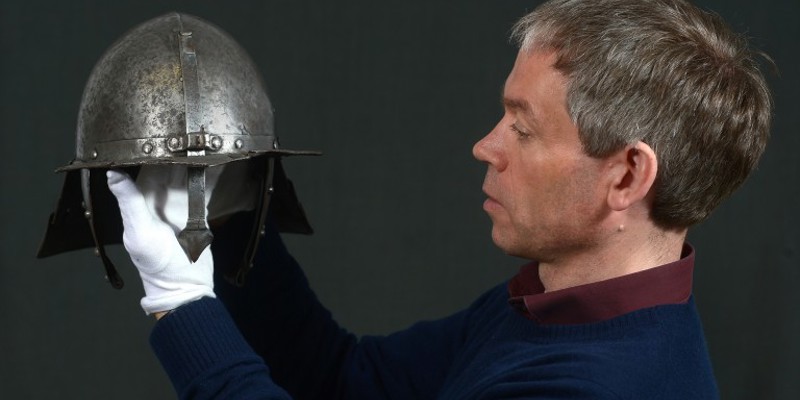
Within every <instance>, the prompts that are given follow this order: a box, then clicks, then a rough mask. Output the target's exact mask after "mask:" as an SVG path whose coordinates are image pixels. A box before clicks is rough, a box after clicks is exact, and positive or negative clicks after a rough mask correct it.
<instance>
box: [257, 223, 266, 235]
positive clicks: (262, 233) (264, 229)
mask: <svg viewBox="0 0 800 400" xmlns="http://www.w3.org/2000/svg"><path fill="white" fill-rule="evenodd" d="M258 234H259V235H261V236H267V228H266V227H265V226H264V225H261V230H260V231H258Z"/></svg>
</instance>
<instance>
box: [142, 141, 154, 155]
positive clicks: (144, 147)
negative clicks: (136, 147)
mask: <svg viewBox="0 0 800 400" xmlns="http://www.w3.org/2000/svg"><path fill="white" fill-rule="evenodd" d="M142 151H143V152H144V154H150V153H151V152H153V144H152V143H150V142H147V143H145V144H143V145H142Z"/></svg>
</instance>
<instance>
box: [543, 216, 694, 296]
mask: <svg viewBox="0 0 800 400" xmlns="http://www.w3.org/2000/svg"><path fill="white" fill-rule="evenodd" d="M685 238H686V230H685V229H683V230H681V231H661V230H659V231H658V232H637V231H633V230H630V231H624V230H623V231H621V232H616V233H615V234H614V235H613V237H611V238H609V240H608V241H607V242H606V243H603V244H601V245H597V246H595V247H593V248H592V249H591V250H590V251H584V252H581V253H579V254H572V255H566V256H564V257H559V258H556V259H554V260H552V261H549V262H540V263H539V279H540V280H541V282H542V284H543V285H544V287H545V291H547V292H552V291H556V290H560V289H566V288H569V287H574V286H580V285H585V284H589V283H594V282H600V281H604V280H608V279H612V278H616V277H620V276H623V275H629V274H632V273H636V272H639V271H643V270H646V269H650V268H655V267H658V266H660V265H664V264H667V263H670V262H673V261H677V260H678V259H680V256H681V249H682V248H683V242H684V240H685Z"/></svg>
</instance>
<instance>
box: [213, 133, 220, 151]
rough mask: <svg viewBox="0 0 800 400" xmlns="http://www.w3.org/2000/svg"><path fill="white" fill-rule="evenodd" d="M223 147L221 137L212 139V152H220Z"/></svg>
mask: <svg viewBox="0 0 800 400" xmlns="http://www.w3.org/2000/svg"><path fill="white" fill-rule="evenodd" d="M220 147H222V139H221V138H220V137H219V136H214V137H212V138H211V149H212V150H219V148H220Z"/></svg>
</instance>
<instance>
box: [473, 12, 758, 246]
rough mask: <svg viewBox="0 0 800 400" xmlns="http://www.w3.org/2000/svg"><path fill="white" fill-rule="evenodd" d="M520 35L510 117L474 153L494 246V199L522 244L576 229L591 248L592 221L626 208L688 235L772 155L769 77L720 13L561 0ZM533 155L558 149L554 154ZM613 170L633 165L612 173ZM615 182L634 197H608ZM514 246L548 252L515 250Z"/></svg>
mask: <svg viewBox="0 0 800 400" xmlns="http://www.w3.org/2000/svg"><path fill="white" fill-rule="evenodd" d="M512 38H513V39H514V40H516V42H517V44H518V45H519V47H520V52H519V56H518V59H517V62H516V64H515V66H514V70H513V71H512V73H511V74H510V75H509V79H508V81H507V82H506V88H505V91H504V100H503V101H504V108H505V110H506V114H505V116H504V118H503V119H502V120H501V121H500V122H499V123H498V126H497V127H496V128H495V129H494V130H493V131H492V132H491V133H490V134H489V135H487V137H486V138H484V139H483V140H482V141H480V142H479V143H478V144H476V146H475V150H474V152H475V155H476V157H477V158H478V159H480V160H482V161H486V162H487V163H489V164H490V167H489V172H488V174H487V183H486V185H485V187H484V189H485V190H486V191H487V194H488V195H489V196H490V201H489V203H488V207H489V209H490V210H489V213H490V216H492V219H493V221H494V222H495V231H494V232H493V235H494V238H495V241H496V242H498V239H501V240H499V242H502V239H503V238H502V237H501V236H502V228H503V225H502V224H500V226H498V222H502V221H500V220H501V219H503V218H500V215H499V213H498V212H494V213H493V212H492V210H491V208H492V206H493V204H492V201H497V202H498V204H494V205H500V206H501V208H503V210H504V214H507V215H506V217H505V218H506V219H507V220H508V225H505V226H506V227H507V228H508V227H513V229H511V231H514V232H515V235H516V236H517V241H526V240H527V241H528V242H532V241H536V240H545V241H556V240H559V239H558V236H559V235H555V236H554V235H553V233H561V234H563V235H569V236H565V237H560V240H561V242H571V243H573V244H581V245H584V246H585V245H591V242H592V240H595V239H596V238H597V237H596V236H594V235H593V233H592V229H595V228H597V229H601V227H600V225H599V224H600V223H601V221H603V220H604V219H606V218H607V217H608V215H609V213H612V212H614V211H619V209H628V211H629V212H634V213H635V215H640V216H641V217H642V218H643V219H646V220H648V221H650V223H651V224H652V225H654V226H656V227H658V229H660V230H663V231H669V230H675V231H683V230H685V228H687V227H689V226H691V225H693V224H695V223H698V222H700V221H702V220H704V219H705V218H707V217H708V215H709V214H710V213H711V211H712V210H713V209H714V208H715V207H716V206H717V205H718V204H719V203H720V202H721V201H722V200H723V199H725V198H726V197H727V196H728V195H730V194H731V193H732V192H733V191H734V190H735V189H736V188H737V187H738V186H739V185H740V184H741V183H742V182H743V181H744V179H745V178H746V177H747V176H748V174H749V173H750V172H751V171H752V170H753V168H754V167H755V165H756V163H757V161H758V159H759V158H760V156H761V154H762V153H763V150H764V147H765V144H766V141H767V137H768V131H769V125H770V120H771V99H770V94H769V91H768V88H767V85H766V83H765V81H764V79H763V77H762V75H761V73H760V72H759V70H758V67H757V64H756V61H755V60H754V56H753V53H752V52H751V51H750V49H749V48H748V46H747V43H746V41H745V40H744V39H743V38H742V37H741V36H738V35H736V34H734V33H733V32H731V31H730V29H729V28H728V27H727V26H726V25H725V24H724V22H723V21H722V20H721V19H720V18H719V17H718V16H716V15H713V14H710V13H707V12H704V11H702V10H700V9H698V8H696V7H694V6H692V5H690V4H688V3H686V2H684V1H680V0H607V1H606V0H555V1H550V2H547V3H545V4H543V5H542V6H540V7H539V8H537V9H536V10H535V11H533V12H532V13H530V14H529V15H527V16H525V17H523V18H522V19H521V20H520V21H519V22H518V23H517V25H516V26H515V28H514V31H513V34H512ZM532 64H539V65H546V66H547V68H549V69H550V71H547V68H545V69H542V68H539V67H536V66H534V65H532ZM520 74H533V75H529V76H528V77H523V76H521V75H520ZM534 75H535V76H534ZM526 80H527V81H528V82H526ZM541 80H545V81H548V83H547V84H546V85H545V86H549V89H546V88H545V87H540V86H542V84H541V82H540V81H541ZM548 96H549V97H551V99H549V101H547V103H550V104H548V105H546V104H544V103H545V100H547V99H546V98H547V97H548ZM518 100H523V101H524V102H523V104H520V103H519V102H518ZM525 102H527V104H525ZM559 102H560V104H559ZM525 107H528V108H529V110H526V109H525ZM562 113H563V115H559V114H562ZM528 117H532V118H528ZM556 117H558V118H559V122H558V124H556V125H548V121H549V122H552V121H555V119H554V118H556ZM534 120H538V122H535V121H534ZM542 121H543V122H544V123H541V122H542ZM537 123H538V124H539V126H536V124H537ZM570 125H572V128H570ZM556 126H558V127H560V128H558V129H560V130H561V133H560V134H559V135H555V133H556V131H557V130H558V129H556V128H555V127H556ZM570 129H574V135H575V138H574V140H573V138H571V137H570V136H571V135H572V134H573V133H570V132H569V130H570ZM519 131H522V134H521V135H520V132H519ZM513 135H517V136H518V142H514V141H512V140H511V139H509V137H511V136H513ZM547 137H551V138H554V139H557V140H558V141H561V144H560V146H562V145H567V144H568V143H570V142H572V141H575V140H577V142H578V144H577V146H578V147H579V148H580V153H581V154H582V155H583V156H584V157H586V158H585V159H579V158H576V157H578V155H577V154H572V153H574V151H575V149H574V148H573V149H569V152H572V153H569V154H568V153H562V154H560V155H558V154H559V153H558V151H557V150H555V149H554V148H549V147H548V146H547V142H546V141H542V139H546V138H547ZM531 139H534V140H531ZM562 147H563V146H562ZM563 149H566V147H564V148H563ZM535 152H540V153H541V152H546V153H547V156H548V157H556V155H558V156H557V157H556V158H552V159H550V160H549V161H545V160H544V159H540V158H537V157H539V156H537V155H535V154H533V153H535ZM515 160H517V161H515ZM614 165H616V166H618V167H620V168H623V169H627V171H626V172H625V174H624V175H615V173H616V172H618V170H615V169H614V168H613V166H614ZM508 167H511V169H512V170H514V171H515V172H513V174H515V175H516V177H513V178H512V177H510V175H511V174H512V173H511V172H509V171H508ZM547 168H552V171H550V172H548V171H547ZM619 171H622V170H619ZM542 174H547V176H546V177H545V178H543V177H542ZM534 175H535V176H534ZM615 179H616V180H615ZM550 181H552V182H550ZM504 182H505V183H504ZM628 184H634V185H633V186H631V187H629V188H628V189H629V191H628V192H626V193H623V192H621V191H619V189H621V188H622V186H620V185H628ZM603 185H605V186H603ZM614 185H616V186H614ZM611 190H616V194H617V195H623V197H625V196H627V197H625V198H621V197H619V196H617V197H616V198H613V199H612V197H613V196H612V195H611V194H610V191H611ZM501 191H502V192H513V193H512V194H510V195H508V194H504V193H500V192H501ZM520 192H527V193H526V194H520ZM514 193H515V194H514ZM510 197H514V199H513V200H512V199H511V198H510ZM511 203H514V204H511ZM599 203H604V206H605V208H604V207H599V206H597V204H599ZM612 203H614V204H612ZM632 206H633V207H634V209H629V208H630V207H632ZM637 207H638V208H637ZM495 211H498V210H495ZM570 221H574V222H570ZM568 222H569V223H568ZM548 223H552V225H551V226H548ZM556 227H557V228H558V229H555V228H556ZM562 228H564V229H562ZM606 228H607V227H606ZM537 230H539V231H541V230H547V232H548V233H547V234H543V235H537V234H536V231H537ZM511 231H509V232H511ZM587 232H588V233H587ZM498 244H499V245H500V246H501V247H503V248H504V249H505V250H509V248H508V246H504V245H507V244H508V243H498ZM512 253H516V254H519V255H526V254H535V255H539V254H537V253H536V252H525V251H518V249H517V250H514V249H513V246H512ZM541 254H545V253H541Z"/></svg>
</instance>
